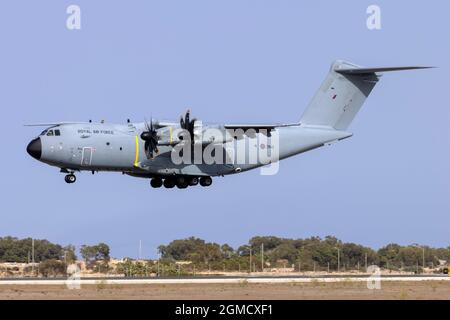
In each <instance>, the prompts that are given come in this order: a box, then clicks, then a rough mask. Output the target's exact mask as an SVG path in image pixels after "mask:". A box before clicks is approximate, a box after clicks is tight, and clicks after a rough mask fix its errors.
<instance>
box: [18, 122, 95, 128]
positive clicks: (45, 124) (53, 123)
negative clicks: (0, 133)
mask: <svg viewBox="0 0 450 320" xmlns="http://www.w3.org/2000/svg"><path fill="white" fill-rule="evenodd" d="M63 124H89V122H47V123H28V124H24V126H25V127H54V126H59V125H63Z"/></svg>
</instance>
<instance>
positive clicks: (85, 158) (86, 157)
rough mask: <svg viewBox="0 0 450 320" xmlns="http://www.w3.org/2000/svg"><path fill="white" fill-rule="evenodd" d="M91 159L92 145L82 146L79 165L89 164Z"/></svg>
mask: <svg viewBox="0 0 450 320" xmlns="http://www.w3.org/2000/svg"><path fill="white" fill-rule="evenodd" d="M91 161H92V147H84V148H83V154H82V155H81V165H82V166H90V165H91Z"/></svg>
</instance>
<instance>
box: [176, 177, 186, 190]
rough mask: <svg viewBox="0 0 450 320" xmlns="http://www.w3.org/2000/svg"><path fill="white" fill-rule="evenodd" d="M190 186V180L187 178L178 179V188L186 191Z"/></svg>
mask: <svg viewBox="0 0 450 320" xmlns="http://www.w3.org/2000/svg"><path fill="white" fill-rule="evenodd" d="M188 186H189V183H188V180H187V179H186V178H185V177H178V178H177V188H178V189H186V188H187V187H188Z"/></svg>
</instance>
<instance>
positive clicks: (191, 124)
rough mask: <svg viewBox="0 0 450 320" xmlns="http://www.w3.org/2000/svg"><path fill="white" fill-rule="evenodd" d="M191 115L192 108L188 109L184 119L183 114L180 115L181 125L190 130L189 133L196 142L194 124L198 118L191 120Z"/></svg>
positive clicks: (192, 140)
mask: <svg viewBox="0 0 450 320" xmlns="http://www.w3.org/2000/svg"><path fill="white" fill-rule="evenodd" d="M190 117H191V110H187V111H186V113H185V115H184V119H183V116H181V117H180V127H181V128H182V129H184V130H186V131H188V132H189V135H190V137H191V142H192V143H194V124H195V121H197V119H195V118H194V119H192V120H190Z"/></svg>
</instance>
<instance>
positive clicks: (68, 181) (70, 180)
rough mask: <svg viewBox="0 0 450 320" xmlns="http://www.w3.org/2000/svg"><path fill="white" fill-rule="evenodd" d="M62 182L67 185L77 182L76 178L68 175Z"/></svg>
mask: <svg viewBox="0 0 450 320" xmlns="http://www.w3.org/2000/svg"><path fill="white" fill-rule="evenodd" d="M64 181H66V182H67V183H74V182H75V181H77V177H75V175H74V174H68V175H66V176H65V177H64Z"/></svg>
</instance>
